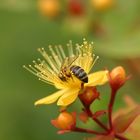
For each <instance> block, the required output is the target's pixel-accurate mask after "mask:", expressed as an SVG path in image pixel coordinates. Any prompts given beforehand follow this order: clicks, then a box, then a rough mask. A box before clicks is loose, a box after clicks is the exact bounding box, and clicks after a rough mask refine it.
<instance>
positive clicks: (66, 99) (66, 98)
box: [57, 89, 79, 106]
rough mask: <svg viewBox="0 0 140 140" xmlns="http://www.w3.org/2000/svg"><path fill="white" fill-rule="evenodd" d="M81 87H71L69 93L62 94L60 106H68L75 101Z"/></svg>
mask: <svg viewBox="0 0 140 140" xmlns="http://www.w3.org/2000/svg"><path fill="white" fill-rule="evenodd" d="M78 93H79V89H70V90H69V91H68V93H65V94H64V95H63V96H61V97H60V98H59V100H58V102H57V105H59V106H68V105H69V104H71V103H72V102H74V101H75V100H76V98H77V96H78Z"/></svg>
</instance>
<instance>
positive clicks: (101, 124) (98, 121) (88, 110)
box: [86, 107, 108, 131]
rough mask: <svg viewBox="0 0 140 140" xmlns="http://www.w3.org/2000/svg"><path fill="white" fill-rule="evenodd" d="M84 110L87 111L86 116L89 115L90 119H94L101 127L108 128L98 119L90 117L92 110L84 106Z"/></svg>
mask: <svg viewBox="0 0 140 140" xmlns="http://www.w3.org/2000/svg"><path fill="white" fill-rule="evenodd" d="M86 111H87V114H88V116H89V117H91V118H92V120H94V121H95V122H96V123H97V124H98V125H99V126H100V127H101V128H103V129H104V130H106V131H108V128H107V127H106V126H105V125H104V124H103V123H102V122H101V121H100V120H98V119H97V118H94V117H92V116H93V113H92V111H91V110H90V108H89V107H88V108H86Z"/></svg>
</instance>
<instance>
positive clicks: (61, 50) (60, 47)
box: [58, 45, 66, 59]
mask: <svg viewBox="0 0 140 140" xmlns="http://www.w3.org/2000/svg"><path fill="white" fill-rule="evenodd" d="M58 47H59V49H60V52H61V54H62V57H63V59H65V58H66V55H65V53H64V50H63V48H62V46H61V45H59V46H58Z"/></svg>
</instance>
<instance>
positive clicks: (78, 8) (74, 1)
mask: <svg viewBox="0 0 140 140" xmlns="http://www.w3.org/2000/svg"><path fill="white" fill-rule="evenodd" d="M68 6H69V7H68V8H69V12H70V14H71V15H73V16H80V15H82V14H83V13H84V6H83V3H82V1H81V0H70V1H69V5H68Z"/></svg>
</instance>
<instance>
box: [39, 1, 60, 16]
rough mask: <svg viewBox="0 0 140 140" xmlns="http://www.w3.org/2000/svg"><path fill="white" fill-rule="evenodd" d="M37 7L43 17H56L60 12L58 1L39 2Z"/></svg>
mask: <svg viewBox="0 0 140 140" xmlns="http://www.w3.org/2000/svg"><path fill="white" fill-rule="evenodd" d="M38 7H39V10H40V12H41V14H42V15H43V16H47V17H49V18H53V17H56V16H57V15H58V14H59V12H60V3H59V0H39V2H38Z"/></svg>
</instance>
